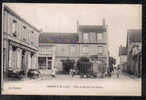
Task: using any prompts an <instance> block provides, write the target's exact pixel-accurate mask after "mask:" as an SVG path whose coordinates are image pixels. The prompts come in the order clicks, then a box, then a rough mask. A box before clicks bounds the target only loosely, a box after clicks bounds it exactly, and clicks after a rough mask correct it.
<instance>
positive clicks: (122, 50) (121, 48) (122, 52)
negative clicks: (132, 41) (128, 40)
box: [119, 47, 127, 56]
mask: <svg viewBox="0 0 146 100" xmlns="http://www.w3.org/2000/svg"><path fill="white" fill-rule="evenodd" d="M121 55H127V48H126V47H120V48H119V56H121Z"/></svg>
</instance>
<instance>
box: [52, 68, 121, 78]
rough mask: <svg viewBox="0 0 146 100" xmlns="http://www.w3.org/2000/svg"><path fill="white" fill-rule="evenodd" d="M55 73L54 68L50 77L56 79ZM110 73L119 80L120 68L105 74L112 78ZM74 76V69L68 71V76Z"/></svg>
mask: <svg viewBox="0 0 146 100" xmlns="http://www.w3.org/2000/svg"><path fill="white" fill-rule="evenodd" d="M56 71H57V69H56V67H54V68H53V69H52V71H51V76H52V77H56ZM112 73H115V74H116V76H117V78H119V77H120V73H121V71H120V67H114V69H113V70H110V71H108V72H107V74H108V76H110V77H111V76H112ZM75 74H76V70H75V69H70V71H69V75H71V76H72V77H74V75H75Z"/></svg>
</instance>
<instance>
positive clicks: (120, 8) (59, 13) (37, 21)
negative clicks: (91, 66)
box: [5, 3, 142, 64]
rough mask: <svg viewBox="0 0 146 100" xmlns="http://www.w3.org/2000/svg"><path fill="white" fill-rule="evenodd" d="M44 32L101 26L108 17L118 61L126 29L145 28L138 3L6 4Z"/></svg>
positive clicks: (110, 43) (111, 46)
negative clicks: (78, 26) (83, 26)
mask: <svg viewBox="0 0 146 100" xmlns="http://www.w3.org/2000/svg"><path fill="white" fill-rule="evenodd" d="M5 4H6V5H7V6H8V7H10V8H11V9H12V10H14V11H15V12H16V13H17V14H18V15H20V16H21V17H22V18H23V19H25V20H26V21H27V22H29V23H30V24H31V25H33V26H35V27H36V28H38V29H41V30H42V31H43V32H69V33H70V32H71V33H72V32H76V30H77V25H76V22H77V20H78V21H79V24H81V25H101V24H102V19H103V18H104V19H105V20H106V24H107V32H108V49H109V52H110V56H112V57H114V58H116V59H117V64H118V63H119V46H120V45H122V46H126V39H127V30H128V29H141V28H142V6H141V5H136V4H43V3H41V4H40V3H5Z"/></svg>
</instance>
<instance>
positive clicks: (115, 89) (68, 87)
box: [3, 74, 141, 96]
mask: <svg viewBox="0 0 146 100" xmlns="http://www.w3.org/2000/svg"><path fill="white" fill-rule="evenodd" d="M56 89H57V91H55V90H56ZM14 91H15V92H14ZM80 91H82V92H80ZM83 91H84V92H83ZM5 92H6V93H8V94H11V93H16V94H28V95H31V94H38V95H39V94H41V93H42V95H47V94H48V93H49V94H52V95H53V94H56V93H57V94H58V95H63V94H66V95H70V94H76V95H85V94H90V95H137V96H139V95H141V79H140V78H136V77H131V76H129V75H128V76H127V74H122V75H120V78H117V77H116V75H115V74H113V75H112V77H111V78H104V79H101V78H95V79H92V78H80V77H79V76H75V77H73V78H72V77H71V76H69V75H57V76H56V78H53V77H51V76H49V75H46V76H45V75H44V76H42V77H40V78H38V79H25V80H21V81H14V82H5V83H4V91H3V93H5Z"/></svg>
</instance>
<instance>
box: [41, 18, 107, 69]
mask: <svg viewBox="0 0 146 100" xmlns="http://www.w3.org/2000/svg"><path fill="white" fill-rule="evenodd" d="M39 38H40V39H39V67H40V68H47V69H52V68H53V66H56V67H57V69H59V71H62V62H61V61H62V60H64V59H66V58H70V59H74V60H75V61H77V60H78V59H79V58H80V57H84V56H85V57H89V58H90V57H92V56H96V57H98V59H97V61H96V63H97V64H96V68H94V70H97V67H98V65H99V64H103V66H106V67H108V42H107V40H108V38H107V26H106V25H105V20H103V24H102V25H80V24H79V22H78V21H77V32H76V33H52V32H45V33H41V34H40V37H39Z"/></svg>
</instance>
